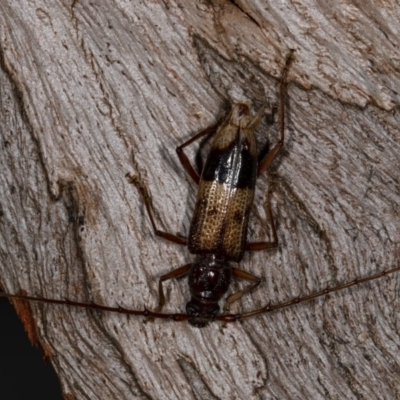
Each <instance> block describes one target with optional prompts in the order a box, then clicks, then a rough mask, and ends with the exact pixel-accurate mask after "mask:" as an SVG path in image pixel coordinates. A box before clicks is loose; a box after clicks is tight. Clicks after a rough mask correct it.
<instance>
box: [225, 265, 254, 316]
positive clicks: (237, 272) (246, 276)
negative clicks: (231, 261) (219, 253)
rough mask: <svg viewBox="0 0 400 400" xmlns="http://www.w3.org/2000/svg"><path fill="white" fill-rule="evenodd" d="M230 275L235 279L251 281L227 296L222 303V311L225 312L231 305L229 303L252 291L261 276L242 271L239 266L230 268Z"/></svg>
mask: <svg viewBox="0 0 400 400" xmlns="http://www.w3.org/2000/svg"><path fill="white" fill-rule="evenodd" d="M232 276H233V277H234V278H235V279H237V280H242V281H248V282H253V283H252V284H251V285H249V286H248V287H247V288H245V289H243V290H240V291H239V292H235V293H233V294H231V295H230V296H228V297H227V299H226V302H225V305H224V312H227V311H228V310H229V306H230V305H231V303H233V302H234V301H236V300H239V299H240V298H241V297H242V296H243V295H245V294H246V293H249V292H250V291H252V290H253V289H254V288H256V287H257V286H258V285H259V284H260V282H261V278H259V277H258V276H256V275H253V274H251V273H250V272H247V271H243V270H242V269H239V268H232Z"/></svg>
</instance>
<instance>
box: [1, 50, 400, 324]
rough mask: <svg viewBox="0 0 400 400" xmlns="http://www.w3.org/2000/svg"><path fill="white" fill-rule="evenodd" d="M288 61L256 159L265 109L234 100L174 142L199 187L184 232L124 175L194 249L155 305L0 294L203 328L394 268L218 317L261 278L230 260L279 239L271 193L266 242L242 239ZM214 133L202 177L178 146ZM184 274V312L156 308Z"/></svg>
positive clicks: (268, 158) (268, 159)
mask: <svg viewBox="0 0 400 400" xmlns="http://www.w3.org/2000/svg"><path fill="white" fill-rule="evenodd" d="M292 61H293V51H291V52H290V54H289V56H288V57H287V58H286V63H285V66H284V68H283V71H282V75H281V78H280V82H279V123H280V139H279V141H278V143H277V144H276V145H275V147H273V148H272V150H270V151H269V152H268V153H267V154H266V155H265V157H263V158H262V160H261V161H260V162H259V163H258V160H257V147H256V140H255V136H254V131H255V130H256V129H257V127H258V126H259V124H260V122H261V119H262V116H263V113H264V108H265V107H262V108H261V109H260V110H259V111H258V112H257V113H256V115H255V116H252V114H251V111H250V108H249V106H248V105H247V104H244V103H237V104H235V105H233V107H232V110H231V112H230V114H229V115H228V117H227V118H226V119H225V121H224V122H223V123H222V124H221V125H220V126H212V127H210V128H207V129H205V130H203V131H202V132H200V133H198V134H197V135H195V136H193V137H192V138H191V139H189V140H188V141H186V142H185V143H183V144H182V145H180V146H179V147H177V149H176V151H177V153H178V157H179V160H180V162H181V164H182V166H183V168H184V169H185V170H186V172H187V173H188V175H189V176H190V177H191V178H192V179H193V181H194V182H195V183H196V184H198V185H199V190H198V194H197V201H196V206H195V210H194V214H193V219H192V222H191V226H190V232H189V238H188V239H185V238H182V237H180V236H177V235H174V234H171V233H168V232H164V231H160V230H158V229H157V226H156V223H155V218H154V211H153V207H152V202H151V197H150V195H149V193H148V191H147V189H146V187H145V186H144V184H143V183H142V181H141V180H140V178H139V176H137V175H136V176H129V175H127V177H128V181H129V182H130V183H132V184H134V185H135V186H136V187H137V189H138V190H139V193H140V194H141V196H142V198H143V201H144V204H145V207H146V210H147V213H148V216H149V218H150V222H151V225H152V228H153V230H154V233H155V235H157V236H159V237H161V238H163V239H166V240H168V241H170V242H173V243H177V244H180V245H187V246H188V249H189V251H190V252H191V253H192V254H195V255H196V258H195V260H194V262H192V263H189V264H186V265H184V266H183V267H180V268H177V269H174V270H172V271H170V272H169V273H167V274H165V275H163V276H161V277H160V280H159V310H157V311H150V310H147V309H146V308H145V309H144V310H130V309H126V308H123V307H108V306H103V305H101V304H97V303H94V302H91V303H82V302H76V301H71V300H69V299H63V300H61V299H60V300H58V299H49V298H43V297H34V296H27V295H23V294H7V293H1V292H0V297H8V298H14V299H20V300H28V301H36V302H42V303H50V304H60V305H68V306H74V307H83V308H92V309H97V310H103V311H109V312H117V313H122V314H130V315H139V316H144V317H148V318H164V319H171V320H174V321H185V320H188V321H189V323H190V324H192V325H194V326H196V327H203V326H205V325H207V324H208V323H209V322H210V321H214V320H217V321H223V322H233V321H237V320H240V319H243V318H247V317H251V316H255V315H259V314H264V313H268V312H270V311H273V310H277V309H281V308H285V307H289V306H291V305H294V304H297V303H301V302H304V301H308V300H311V299H314V298H317V297H320V296H323V295H325V294H328V293H331V292H335V291H339V290H342V289H346V288H349V287H351V286H355V285H358V284H360V283H364V282H368V281H372V280H375V279H378V278H381V277H383V276H385V275H388V274H392V273H394V272H397V271H400V265H399V266H397V267H395V268H391V269H387V270H384V271H382V272H379V273H377V274H374V275H370V276H368V277H365V278H358V279H354V280H353V281H350V282H347V283H344V284H340V285H337V286H334V287H327V288H325V289H323V290H321V291H318V292H314V293H311V294H309V295H307V296H303V297H297V298H294V299H291V300H289V301H286V302H284V303H279V304H267V305H266V306H264V307H261V308H259V309H256V310H253V311H250V312H246V313H242V314H229V313H225V314H222V315H219V309H220V308H219V304H218V303H219V301H220V300H221V298H222V297H223V296H224V295H225V293H226V292H227V290H228V289H229V284H230V281H231V279H232V278H234V279H239V280H245V281H248V282H250V285H249V286H248V287H247V288H245V289H243V290H241V291H238V292H236V293H233V294H231V295H230V296H228V297H227V300H226V304H225V307H224V311H227V310H228V308H229V305H230V304H231V303H232V302H233V301H236V300H238V299H240V298H241V297H242V296H243V295H244V294H246V293H248V292H250V291H251V290H253V289H254V288H255V287H256V286H258V285H259V284H260V281H261V280H260V278H259V277H257V276H255V275H253V274H251V273H249V272H246V271H243V270H241V269H238V268H236V267H233V266H232V265H231V262H240V261H241V259H242V258H243V254H244V252H245V251H258V250H268V249H272V248H275V247H276V246H277V245H278V236H277V233H276V229H275V225H274V220H273V217H272V212H271V207H270V195H269V194H268V196H267V201H266V204H265V209H266V213H267V216H268V219H269V220H270V224H271V229H272V235H273V240H272V241H271V242H254V243H247V242H246V233H247V225H248V219H249V213H250V208H251V205H252V203H253V197H254V190H255V184H256V179H257V177H258V176H260V175H261V174H262V173H263V172H264V171H266V170H267V169H268V167H269V166H270V165H271V164H272V163H273V161H274V160H275V158H276V157H277V155H278V154H279V152H280V150H281V149H282V147H283V144H284V137H285V125H284V122H285V91H286V85H287V74H288V71H289V67H290V65H291V63H292ZM212 134H215V137H214V140H213V142H212V144H211V150H210V152H209V155H208V157H207V160H206V163H205V165H204V168H203V171H202V174H201V176H199V175H198V174H197V172H196V171H195V169H194V168H193V167H192V165H191V163H190V161H189V159H188V158H187V156H186V155H185V153H184V152H183V149H184V148H185V147H187V146H188V145H190V144H191V143H193V142H195V141H196V140H198V139H200V138H202V137H205V136H207V135H212ZM184 275H188V277H189V288H190V293H191V296H192V298H191V300H190V301H189V302H188V303H187V305H186V313H181V314H169V313H162V312H160V310H161V308H162V307H163V306H164V304H165V297H164V292H163V287H162V283H163V282H164V281H166V280H169V279H173V278H179V277H182V276H184Z"/></svg>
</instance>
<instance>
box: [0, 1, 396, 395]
mask: <svg viewBox="0 0 400 400" xmlns="http://www.w3.org/2000/svg"><path fill="white" fill-rule="evenodd" d="M399 26H400V7H399V5H398V4H395V2H394V1H393V2H391V1H385V2H381V1H378V0H375V1H357V0H352V1H350V0H348V1H335V2H326V1H318V0H308V1H307V0H301V1H294V0H288V1H248V2H246V1H238V0H237V1H199V2H191V1H183V0H182V1H168V0H165V1H152V2H150V1H149V2H147V1H146V2H144V1H143V2H142V1H140V2H139V1H137V2H130V1H122V0H117V1H112V2H111V1H110V2H105V1H104V2H89V1H85V0H82V1H81V0H79V1H56V2H55V1H53V0H47V1H44V0H42V1H38V0H31V1H24V0H20V1H13V0H3V1H2V2H1V5H0V35H1V39H0V52H1V71H0V90H1V98H0V101H1V103H0V107H1V111H0V118H1V123H0V129H1V152H0V158H1V161H0V162H1V168H2V173H1V177H0V179H1V181H0V196H1V198H0V201H1V220H0V221H1V225H0V229H1V242H0V256H1V265H0V268H1V272H0V274H1V275H0V281H1V284H2V286H3V288H4V289H5V290H6V291H8V292H10V293H13V292H17V291H18V290H20V289H23V290H25V291H26V292H27V293H30V294H33V295H42V296H46V297H50V298H63V297H67V298H69V299H74V300H81V301H90V300H94V301H96V302H98V303H102V304H107V305H110V306H113V305H117V304H120V305H123V306H125V307H130V308H143V307H144V306H145V305H146V306H147V307H149V308H154V307H155V305H156V303H157V277H158V276H160V275H161V274H163V273H166V272H167V271H169V270H170V269H172V268H175V267H177V266H179V265H183V264H185V263H187V262H190V260H191V259H192V256H191V255H190V254H189V253H188V251H187V250H186V249H185V248H182V247H180V246H175V245H173V244H169V243H167V242H163V241H162V240H159V239H158V238H157V237H155V236H154V234H153V232H152V230H151V227H150V224H149V220H148V217H147V215H146V213H145V210H144V207H143V204H142V202H141V199H140V197H139V194H138V192H137V190H136V189H135V188H134V187H133V186H132V185H129V184H128V183H127V180H126V178H125V174H126V173H137V172H140V173H141V174H142V177H143V179H144V180H145V182H146V184H147V186H148V188H149V191H150V192H151V194H152V196H153V200H154V205H155V207H156V209H157V215H158V218H159V220H160V222H159V225H160V226H163V228H164V229H167V230H170V231H172V232H179V233H181V234H186V233H187V231H188V226H189V222H190V215H191V212H192V210H193V205H194V200H195V192H196V188H195V185H194V184H193V183H192V182H191V181H190V180H189V179H188V178H187V176H186V175H185V173H184V172H183V170H182V168H181V167H180V165H179V162H178V160H177V157H176V154H175V151H174V148H175V147H176V146H177V145H178V144H180V143H182V142H183V141H184V140H186V139H187V138H189V137H190V135H192V134H194V133H196V132H198V131H200V130H201V129H202V128H204V127H206V126H208V125H210V124H211V123H214V122H215V121H217V120H218V119H220V118H221V117H222V116H224V115H225V113H226V112H227V111H228V110H229V104H230V103H231V102H233V101H238V100H242V101H243V100H246V101H248V102H251V103H252V104H253V106H254V108H257V107H258V106H260V105H261V104H262V103H264V102H265V101H266V100H268V101H269V102H270V103H271V105H272V106H274V105H276V104H277V77H278V76H279V75H280V71H281V68H282V65H283V63H284V59H285V56H286V55H287V53H288V51H289V49H295V56H296V60H295V62H294V64H293V67H292V69H291V71H290V74H289V80H290V85H289V88H288V106H289V110H288V115H287V139H286V145H285V150H284V152H283V153H282V155H281V156H280V158H279V160H278V161H277V162H275V163H274V165H273V167H272V168H271V170H270V171H269V174H268V176H267V174H266V176H263V177H262V178H261V179H260V180H259V182H258V189H257V193H256V200H255V206H254V210H253V214H252V215H253V217H252V220H251V224H250V228H249V237H250V238H253V239H256V238H261V237H263V236H265V235H268V231H269V229H267V228H265V229H264V227H265V219H266V218H265V214H264V212H263V208H262V204H263V201H264V199H265V194H266V191H267V188H268V186H271V182H273V183H274V184H273V195H272V200H273V201H272V206H273V213H274V215H275V217H276V221H277V227H278V236H279V240H280V245H279V248H278V249H277V250H276V251H270V252H259V253H253V254H248V255H246V256H245V259H244V262H243V263H242V268H244V269H246V270H248V271H252V272H253V273H255V274H257V275H259V276H262V277H264V279H265V281H264V282H263V284H262V285H261V286H260V287H259V289H258V290H256V291H255V292H254V293H253V294H251V295H249V296H247V297H246V298H244V299H243V301H241V302H240V304H237V305H235V309H234V310H233V311H235V310H236V311H239V310H250V309H253V308H255V307H257V306H261V305H263V304H265V303H267V302H269V301H271V302H273V303H275V302H279V301H284V300H287V299H289V298H292V297H295V296H298V295H301V294H308V293H310V292H312V291H316V290H318V289H321V288H323V287H325V286H327V285H335V284H337V283H339V282H345V281H350V280H353V279H354V278H356V277H362V276H367V275H369V274H372V273H375V272H378V271H380V270H383V269H387V268H390V267H393V266H395V265H396V263H398V255H399V234H400V222H399V206H400V198H399V191H400V174H399V166H400V165H399V155H400V145H399V142H400V134H399V130H398V126H399V123H400V115H399V102H400V70H399V65H400V64H399V63H400V50H399V46H398V40H399V35H400V32H399ZM276 138H277V124H276V121H275V123H273V124H268V123H267V122H265V123H264V124H263V126H262V127H261V128H260V129H259V131H258V140H259V142H260V143H265V142H266V141H268V140H270V143H274V142H275V141H276ZM195 148H196V146H193V149H195ZM192 154H194V151H193V153H192ZM132 155H133V156H134V159H135V163H136V167H135V166H134V164H133V162H132ZM161 221H163V222H161ZM260 227H261V228H260ZM399 284H400V275H393V276H390V277H386V278H384V279H381V280H379V281H375V282H373V283H370V284H365V285H359V286H357V287H355V288H351V289H349V290H346V291H342V292H340V293H336V294H332V295H329V296H327V297H325V298H321V299H318V300H315V301H312V302H309V303H305V304H301V305H298V306H294V307H291V308H290V309H287V310H283V311H279V312H274V313H271V314H268V315H264V316H261V317H256V318H253V319H249V320H246V321H244V322H241V323H235V324H229V325H222V324H219V323H213V324H211V325H210V326H209V327H207V328H205V329H202V330H199V329H195V328H192V327H190V326H189V325H187V324H186V323H174V322H166V321H144V319H143V318H134V317H127V316H123V315H111V314H106V313H100V312H93V311H82V310H77V309H71V308H68V307H62V306H61V307H60V306H50V305H49V306H37V305H33V306H32V313H33V316H34V323H31V324H30V326H31V327H32V325H34V327H35V326H36V329H37V333H38V337H39V341H40V343H41V345H42V347H43V349H44V350H45V352H46V354H47V355H48V356H49V357H50V358H51V361H52V362H53V364H54V366H55V368H56V370H57V371H58V374H59V376H60V379H61V382H62V386H63V391H64V393H65V396H66V397H68V396H70V397H68V398H76V399H100V398H101V399H114V398H115V399H133V398H140V399H142V398H143V399H247V400H249V399H367V398H368V399H378V398H379V399H395V398H400V383H399V382H400V381H399V374H400V353H399V349H400V337H399V334H398V332H399V328H400V327H399V322H400V321H399V311H400V305H399ZM234 286H235V285H234ZM236 287H237V286H236ZM166 288H167V296H168V299H169V302H168V305H167V307H166V310H168V311H173V312H178V311H182V310H183V308H184V304H185V301H187V299H188V289H187V285H186V282H185V281H184V280H181V281H178V282H169V283H168V284H167V285H166ZM27 324H28V323H27Z"/></svg>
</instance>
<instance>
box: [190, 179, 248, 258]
mask: <svg viewBox="0 0 400 400" xmlns="http://www.w3.org/2000/svg"><path fill="white" fill-rule="evenodd" d="M253 197H254V189H252V188H239V189H238V188H235V187H232V186H231V185H227V184H222V183H218V182H216V181H211V182H210V181H203V180H202V181H201V182H200V186H199V192H198V196H197V203H196V208H195V211H194V216H193V220H192V225H191V231H190V237H189V251H190V252H191V253H194V254H198V253H217V254H218V253H219V254H221V255H224V256H226V257H228V258H229V259H231V260H233V261H240V260H241V259H242V257H243V252H244V244H245V242H246V234H247V232H246V231H247V221H248V218H249V212H250V207H251V204H252V202H253Z"/></svg>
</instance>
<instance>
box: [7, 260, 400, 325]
mask: <svg viewBox="0 0 400 400" xmlns="http://www.w3.org/2000/svg"><path fill="white" fill-rule="evenodd" d="M399 271H400V264H399V265H398V266H397V267H394V268H391V269H387V270H384V271H381V272H378V273H377V274H374V275H370V276H367V277H365V278H357V279H354V280H352V281H351V282H347V283H343V284H341V285H337V286H334V287H327V288H325V289H322V290H320V291H318V292H314V293H311V294H309V295H307V296H303V297H300V296H299V297H295V298H294V299H291V300H288V301H285V302H283V303H278V304H271V303H269V304H267V305H266V306H264V307H261V308H258V309H256V310H253V311H249V312H246V313H242V314H222V315H218V316H216V317H214V318H213V319H212V320H210V322H211V321H220V322H235V321H239V320H242V319H245V318H249V317H254V316H256V315H260V314H266V313H269V312H271V311H275V310H280V309H282V308H287V307H290V306H292V305H295V304H299V303H304V302H306V301H309V300H312V299H316V298H318V297H321V296H325V295H327V294H329V293H333V292H338V291H340V290H343V289H348V288H350V287H352V286H356V285H359V284H361V283H366V282H371V281H374V280H376V279H380V278H383V277H384V276H386V275H390V274H393V273H395V272H399ZM0 297H6V298H9V299H15V300H25V301H33V302H37V303H47V304H56V305H63V306H70V307H78V308H86V309H92V310H93V309H94V310H100V311H106V312H113V313H119V314H126V315H137V316H142V317H146V318H158V319H169V320H171V321H176V322H180V321H187V320H189V319H190V318H192V316H191V315H189V314H185V313H175V314H168V313H160V312H154V311H150V310H148V309H147V308H145V309H144V310H130V309H128V308H124V307H120V306H118V307H108V306H103V305H101V304H97V303H94V302H91V303H82V302H79V301H72V300H69V299H63V300H61V299H60V300H58V299H48V298H45V297H36V296H26V295H23V294H8V293H4V292H0Z"/></svg>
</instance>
